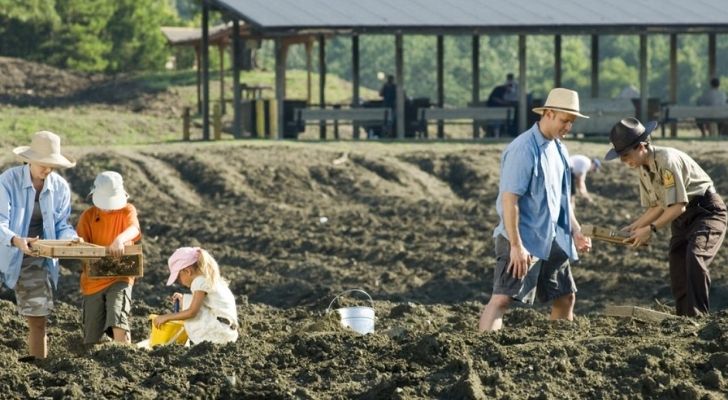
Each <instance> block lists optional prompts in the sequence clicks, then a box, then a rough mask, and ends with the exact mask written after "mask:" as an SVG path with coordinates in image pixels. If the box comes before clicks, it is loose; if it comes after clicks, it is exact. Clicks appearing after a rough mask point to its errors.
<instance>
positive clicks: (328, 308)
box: [326, 289, 374, 314]
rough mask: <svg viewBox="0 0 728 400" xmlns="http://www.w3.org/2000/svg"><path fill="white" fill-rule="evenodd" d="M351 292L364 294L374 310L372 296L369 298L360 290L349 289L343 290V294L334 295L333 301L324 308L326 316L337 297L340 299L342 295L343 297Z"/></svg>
mask: <svg viewBox="0 0 728 400" xmlns="http://www.w3.org/2000/svg"><path fill="white" fill-rule="evenodd" d="M351 292H360V293H364V294H365V295H366V296H367V297H368V298H369V304H371V306H372V308H374V300H372V296H370V295H369V293H367V292H365V291H364V290H362V289H349V290H344V291H343V292H341V293H339V294H337V295H336V296H335V297H334V299H333V300H331V303H329V306H328V307H326V314H328V313H329V312H331V306H332V305H334V302H335V301H336V300H337V299H338V298H339V297H341V296H343V295H345V294H347V293H351Z"/></svg>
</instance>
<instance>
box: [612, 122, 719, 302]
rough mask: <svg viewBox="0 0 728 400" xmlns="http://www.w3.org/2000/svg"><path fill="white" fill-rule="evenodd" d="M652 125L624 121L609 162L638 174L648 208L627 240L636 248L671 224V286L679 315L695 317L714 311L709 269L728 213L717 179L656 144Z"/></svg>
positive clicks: (682, 155) (614, 136)
mask: <svg viewBox="0 0 728 400" xmlns="http://www.w3.org/2000/svg"><path fill="white" fill-rule="evenodd" d="M656 127H657V122H655V121H653V122H650V123H648V124H647V126H644V125H642V123H641V122H640V121H639V120H638V119H636V118H625V119H623V120H621V121H619V122H618V123H617V124H615V125H614V127H612V131H611V132H610V134H609V140H610V141H611V142H612V145H613V146H614V147H613V148H612V149H611V150H609V152H608V153H607V155H606V156H605V157H604V159H605V160H613V159H615V158H619V159H620V160H621V161H622V162H623V163H625V164H627V165H628V166H629V167H630V168H634V169H637V170H638V171H639V187H640V200H641V203H642V206H643V207H646V208H647V210H646V211H645V212H644V213H643V214H642V215H641V216H640V217H639V218H637V219H636V220H635V221H633V222H632V223H631V224H629V225H628V226H627V227H626V228H624V230H625V231H627V232H629V233H630V234H631V236H630V238H629V239H626V241H627V242H630V243H632V244H633V246H635V247H637V246H639V245H640V244H642V243H646V242H647V241H649V240H650V238H651V237H652V236H653V235H654V234H657V232H658V230H659V229H661V228H664V227H665V226H667V225H670V230H671V231H672V236H671V237H670V250H669V254H668V259H669V264H670V282H671V287H672V295H673V297H674V298H675V308H676V311H677V315H687V316H696V315H700V314H706V313H707V312H708V311H709V309H710V302H709V298H708V295H709V292H710V271H709V270H708V267H710V264H711V263H712V262H713V258H715V255H716V253H717V252H718V250H719V249H720V246H721V244H722V243H723V238H724V237H725V231H726V222H727V220H728V212H727V211H726V206H725V204H724V203H723V199H722V198H721V197H720V196H719V195H718V194H717V193H716V192H715V186H713V180H712V179H710V176H708V174H706V173H705V171H703V169H702V168H700V166H699V165H698V163H696V162H695V160H693V159H692V158H690V156H688V155H687V154H685V153H683V152H682V151H680V150H677V149H673V148H670V147H658V146H653V145H652V143H650V133H651V132H652V131H653V130H654V129H655V128H656Z"/></svg>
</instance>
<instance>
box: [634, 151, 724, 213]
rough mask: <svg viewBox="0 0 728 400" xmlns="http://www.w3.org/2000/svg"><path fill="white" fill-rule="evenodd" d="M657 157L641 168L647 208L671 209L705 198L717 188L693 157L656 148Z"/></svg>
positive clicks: (641, 189) (643, 196) (641, 180)
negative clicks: (697, 198)
mask: <svg viewBox="0 0 728 400" xmlns="http://www.w3.org/2000/svg"><path fill="white" fill-rule="evenodd" d="M652 148H653V149H654V157H653V158H652V160H650V164H649V166H648V167H644V166H643V167H641V168H640V201H641V202H642V206H643V207H662V208H663V209H664V208H667V207H669V206H671V205H673V204H675V203H687V202H689V201H690V199H692V198H693V197H696V196H702V195H703V194H705V191H706V190H708V188H710V187H712V186H713V181H712V180H711V179H710V176H708V174H706V173H705V171H703V169H702V168H700V166H699V165H698V163H696V162H695V160H693V159H692V158H690V156H688V155H687V154H685V153H683V152H682V151H680V150H677V149H673V148H671V147H658V146H652Z"/></svg>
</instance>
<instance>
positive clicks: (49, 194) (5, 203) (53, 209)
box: [0, 165, 77, 289]
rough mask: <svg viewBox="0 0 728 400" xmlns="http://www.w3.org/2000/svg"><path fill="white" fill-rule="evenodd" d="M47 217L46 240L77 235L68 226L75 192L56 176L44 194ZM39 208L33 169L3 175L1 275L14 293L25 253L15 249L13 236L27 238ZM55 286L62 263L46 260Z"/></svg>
mask: <svg viewBox="0 0 728 400" xmlns="http://www.w3.org/2000/svg"><path fill="white" fill-rule="evenodd" d="M39 203H40V209H41V212H42V214H43V239H48V240H54V239H71V238H75V237H77V235H76V231H75V230H74V229H73V226H71V225H70V224H69V223H68V216H69V215H70V214H71V189H70V188H69V187H68V182H66V180H65V179H63V178H62V177H61V176H60V175H58V174H56V173H55V172H52V173H50V174H49V175H48V177H47V178H46V179H45V183H44V184H43V189H42V190H41V192H40V198H39ZM34 207H35V189H34V188H33V182H32V181H31V179H30V166H29V165H22V166H18V167H13V168H10V169H8V170H7V171H5V172H3V173H2V175H0V273H2V275H3V280H4V281H5V284H6V285H7V286H8V287H9V288H11V289H13V288H15V285H16V283H17V282H18V277H19V276H20V265H21V263H22V261H23V253H22V252H21V251H20V249H18V248H16V247H15V246H13V245H12V243H11V240H12V239H13V236H21V237H26V236H27V235H28V228H29V227H30V218H31V217H32V215H33V208H34ZM45 266H46V268H48V272H49V273H50V277H51V282H53V286H57V284H58V260H57V259H46V260H45Z"/></svg>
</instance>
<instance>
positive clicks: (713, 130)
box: [695, 78, 728, 136]
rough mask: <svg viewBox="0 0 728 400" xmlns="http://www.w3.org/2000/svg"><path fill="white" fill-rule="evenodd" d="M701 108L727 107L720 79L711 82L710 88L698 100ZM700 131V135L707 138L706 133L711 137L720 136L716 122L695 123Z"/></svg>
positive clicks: (700, 121) (701, 121) (699, 121)
mask: <svg viewBox="0 0 728 400" xmlns="http://www.w3.org/2000/svg"><path fill="white" fill-rule="evenodd" d="M698 105H699V106H706V107H718V106H723V107H726V106H728V104H726V94H725V92H723V91H722V90H720V79H718V78H713V79H711V80H710V88H708V89H707V90H706V91H705V92H704V93H703V95H702V96H700V98H699V99H698ZM695 122H696V123H697V124H698V129H700V134H701V135H702V136H705V134H706V132H707V133H708V135H709V136H711V135H717V134H718V124H717V123H716V122H708V121H704V120H697V121H695Z"/></svg>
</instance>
